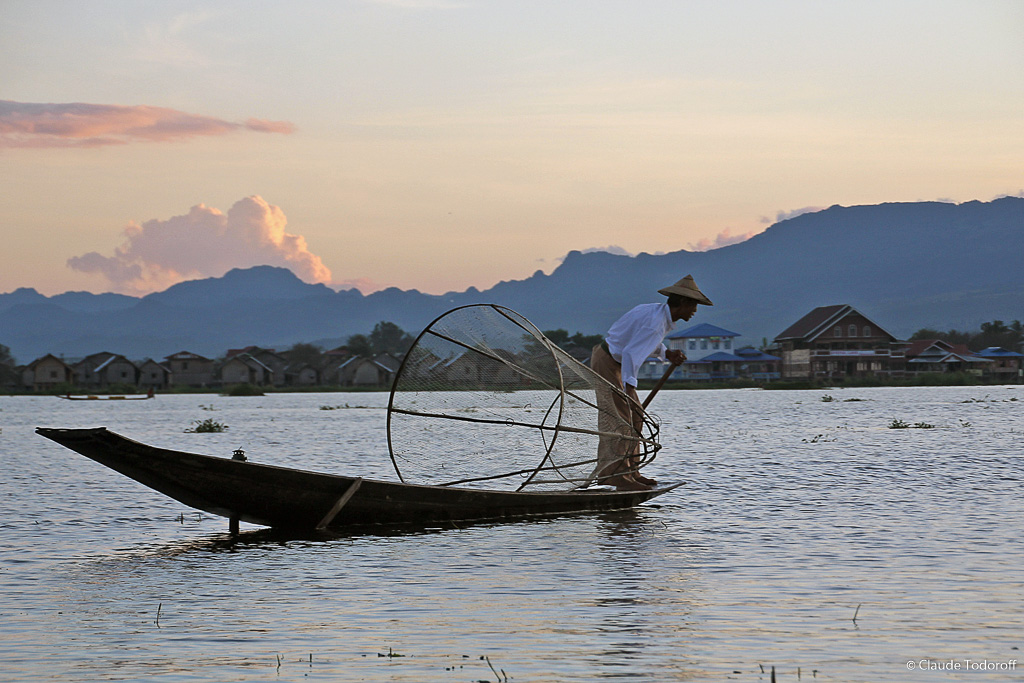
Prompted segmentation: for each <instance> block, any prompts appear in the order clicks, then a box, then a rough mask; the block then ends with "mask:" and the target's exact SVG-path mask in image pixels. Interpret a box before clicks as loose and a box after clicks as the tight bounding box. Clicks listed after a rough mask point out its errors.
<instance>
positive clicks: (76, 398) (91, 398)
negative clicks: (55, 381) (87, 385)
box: [57, 389, 154, 401]
mask: <svg viewBox="0 0 1024 683" xmlns="http://www.w3.org/2000/svg"><path fill="white" fill-rule="evenodd" d="M153 397H154V394H153V390H152V389H150V390H149V393H147V394H146V395H145V396H120V395H117V396H96V395H95V394H87V395H85V396H72V395H71V394H70V393H68V394H57V398H62V399H64V400H65V401H145V400H147V399H150V398H153Z"/></svg>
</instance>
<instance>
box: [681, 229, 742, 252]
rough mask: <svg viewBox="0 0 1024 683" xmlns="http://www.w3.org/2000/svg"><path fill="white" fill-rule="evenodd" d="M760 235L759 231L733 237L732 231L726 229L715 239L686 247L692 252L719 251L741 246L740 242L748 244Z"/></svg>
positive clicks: (705, 239) (703, 240)
mask: <svg viewBox="0 0 1024 683" xmlns="http://www.w3.org/2000/svg"><path fill="white" fill-rule="evenodd" d="M757 233H758V231H757V230H752V231H750V232H745V233H743V234H742V235H733V234H732V230H730V229H729V228H726V229H725V230H723V231H722V232H720V233H718V234H717V235H716V236H715V238H714V239H711V238H708V237H705V238H704V239H702V240H699V241H698V242H696V243H692V242H691V243H690V244H688V245H687V246H686V248H687V249H689V250H690V251H710V250H712V249H719V248H721V247H727V246H729V245H730V244H739V243H740V242H746V241H747V240H749V239H750V238H751V237H753V236H754V235H756V234H757Z"/></svg>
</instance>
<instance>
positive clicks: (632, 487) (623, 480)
mask: <svg viewBox="0 0 1024 683" xmlns="http://www.w3.org/2000/svg"><path fill="white" fill-rule="evenodd" d="M601 483H602V484H608V485H609V486H614V487H615V490H617V491H650V490H651V488H652V487H650V486H648V485H647V484H641V483H640V482H639V481H637V480H636V479H634V478H633V477H630V476H627V475H625V474H623V475H619V476H617V477H610V478H608V479H605V480H604V481H603V482H601Z"/></svg>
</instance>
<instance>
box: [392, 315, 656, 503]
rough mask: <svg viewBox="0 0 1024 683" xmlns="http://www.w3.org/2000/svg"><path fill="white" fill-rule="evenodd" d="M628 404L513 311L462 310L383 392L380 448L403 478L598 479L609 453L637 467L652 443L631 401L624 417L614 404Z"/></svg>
mask: <svg viewBox="0 0 1024 683" xmlns="http://www.w3.org/2000/svg"><path fill="white" fill-rule="evenodd" d="M625 400H628V399H626V396H625V394H624V393H623V392H622V390H621V388H619V387H616V386H614V385H612V384H611V383H609V382H607V381H606V380H605V379H603V378H602V377H600V376H598V375H597V374H596V373H594V372H593V371H591V370H590V368H588V367H587V366H585V365H583V364H581V363H580V362H578V361H576V360H575V359H574V358H573V357H572V356H570V355H569V354H568V353H566V352H565V351H563V350H562V349H560V348H559V347H558V346H556V345H555V344H554V343H553V342H551V341H550V340H548V339H547V338H546V337H545V336H544V335H543V334H542V333H541V332H540V330H538V329H537V328H536V327H535V326H534V325H533V324H531V323H530V322H529V321H528V320H527V319H526V318H524V317H523V316H521V315H519V314H518V313H516V312H515V311H512V310H511V309H508V308H504V307H502V306H496V305H491V304H482V305H473V306H464V307H462V308H456V309H454V310H452V311H449V312H448V313H446V314H444V315H442V316H441V317H440V318H438V319H437V320H435V321H434V322H432V323H431V324H430V325H429V326H428V327H427V328H426V329H425V330H424V331H423V332H422V333H420V336H419V337H418V338H417V339H416V342H415V343H414V345H413V347H412V349H410V351H409V353H408V354H407V355H406V357H405V360H404V361H403V363H402V366H401V368H399V370H398V374H397V376H396V378H395V382H394V386H393V388H392V390H391V401H390V404H389V406H388V447H389V449H390V451H391V460H392V462H393V463H394V465H395V470H396V471H397V473H398V476H399V478H400V479H401V480H402V481H405V482H408V483H416V484H433V485H443V486H445V485H463V486H465V485H471V486H476V487H482V488H489V489H501V490H527V491H530V490H535V491H544V490H547V491H557V490H563V491H567V490H573V489H578V488H584V487H588V486H591V485H600V484H601V483H602V481H603V480H604V479H606V478H607V477H608V475H609V474H610V473H611V472H610V471H609V468H608V467H607V462H608V457H609V455H608V454H609V453H612V454H614V460H615V461H616V462H619V463H623V464H621V465H618V467H620V468H625V469H627V470H631V471H635V470H636V469H639V468H640V467H643V466H644V465H646V464H648V463H649V462H650V461H651V460H653V459H654V456H655V454H656V453H657V451H658V449H659V448H660V446H659V444H658V442H657V438H658V424H657V422H655V421H654V420H653V419H652V418H651V417H650V416H649V415H647V414H646V413H645V412H643V410H642V409H640V408H639V406H636V404H635V402H631V403H630V405H632V406H634V407H635V408H634V411H635V412H633V413H632V414H630V413H629V410H628V409H627V410H626V417H623V416H621V415H620V410H619V409H617V408H616V405H615V404H616V402H618V403H619V405H620V406H622V405H627V404H625V403H623V401H625ZM599 448H600V449H601V452H602V453H603V454H604V456H603V457H602V459H601V467H600V468H598V452H599ZM626 456H628V457H626ZM598 469H599V470H600V471H597V470H598Z"/></svg>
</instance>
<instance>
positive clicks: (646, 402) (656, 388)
mask: <svg viewBox="0 0 1024 683" xmlns="http://www.w3.org/2000/svg"><path fill="white" fill-rule="evenodd" d="M678 367H679V366H678V365H675V364H672V363H669V366H668V370H666V371H665V374H664V375H662V376H661V379H659V380H658V383H657V384H655V385H654V388H653V389H651V393H649V394H647V398H645V399H644V402H643V406H642V407H643V409H644V410H647V406H649V405H650V404H651V401H653V400H654V395H655V394H657V393H658V392H659V391H661V388H662V387H663V386H665V382H667V381H668V378H669V375H671V374H672V373H673V372H675V371H676V368H678Z"/></svg>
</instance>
